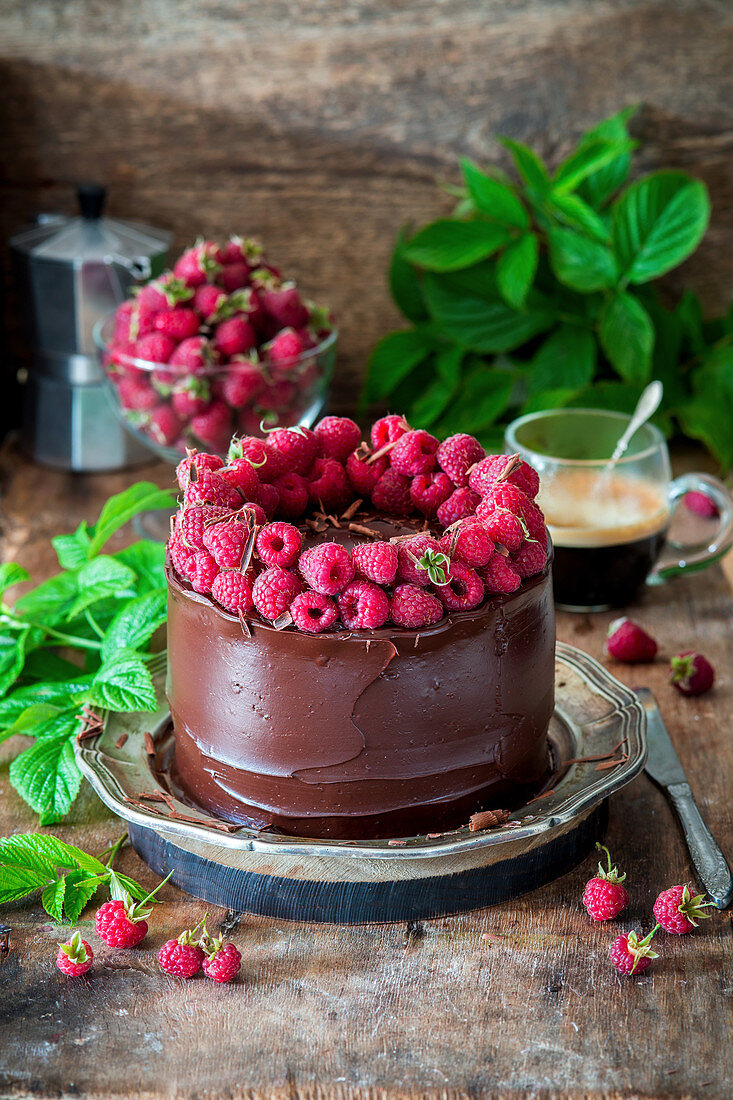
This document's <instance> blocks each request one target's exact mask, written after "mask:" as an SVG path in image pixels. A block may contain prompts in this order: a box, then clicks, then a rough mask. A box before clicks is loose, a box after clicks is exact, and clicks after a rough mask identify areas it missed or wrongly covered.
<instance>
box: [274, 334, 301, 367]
mask: <svg viewBox="0 0 733 1100" xmlns="http://www.w3.org/2000/svg"><path fill="white" fill-rule="evenodd" d="M302 354H303V339H302V337H301V336H299V335H298V333H297V332H295V330H294V329H292V328H284V329H282V331H281V332H278V334H277V336H275V337H274V338H273V339H272V340H271V341H270V343H269V344H268V345H267V358H268V359H269V361H270V369H271V370H273V371H285V372H287V371H291V370H293V368H294V367H296V366H297V365H298V360H299V359H300V357H301V355H302Z"/></svg>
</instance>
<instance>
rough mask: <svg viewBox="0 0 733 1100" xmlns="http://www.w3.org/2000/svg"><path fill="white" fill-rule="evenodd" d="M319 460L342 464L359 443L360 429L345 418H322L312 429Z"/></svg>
mask: <svg viewBox="0 0 733 1100" xmlns="http://www.w3.org/2000/svg"><path fill="white" fill-rule="evenodd" d="M313 432H314V434H315V437H316V439H317V441H318V453H319V455H320V456H321V458H335V459H336V461H337V462H341V463H344V462H346V459H347V458H348V457H349V455H350V454H351V452H352V451H354V450H355V449H356V448H357V447H358V446H359V443H360V441H361V428H360V427H359V425H358V424H356V423H355V422H354V421H353V420H349V418H348V417H347V416H324V418H323V420H320V421H319V422H318V423H317V424H316V426H315V428H314V429H313Z"/></svg>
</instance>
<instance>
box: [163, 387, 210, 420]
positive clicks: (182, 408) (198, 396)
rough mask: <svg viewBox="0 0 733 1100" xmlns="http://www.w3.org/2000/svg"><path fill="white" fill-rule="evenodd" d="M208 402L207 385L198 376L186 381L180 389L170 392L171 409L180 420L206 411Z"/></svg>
mask: <svg viewBox="0 0 733 1100" xmlns="http://www.w3.org/2000/svg"><path fill="white" fill-rule="evenodd" d="M209 404H210V394H209V387H208V386H207V385H206V383H205V382H202V381H201V380H200V379H198V378H195V379H193V380H192V381H186V382H185V383H184V384H183V386H182V387H181V388H180V389H177V390H176V391H175V392H174V393H172V394H171V405H172V406H173V411H174V412H175V414H176V416H178V417H180V418H181V420H190V419H191V417H192V416H200V414H201V413H203V412H206V410H207V409H208V407H209Z"/></svg>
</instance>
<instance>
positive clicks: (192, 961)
mask: <svg viewBox="0 0 733 1100" xmlns="http://www.w3.org/2000/svg"><path fill="white" fill-rule="evenodd" d="M199 928H200V925H196V927H195V928H194V929H192V930H191V931H190V932H181V934H180V936H179V937H178V939H177V940H168V941H167V942H166V943H164V944H163V946H162V947H161V949H160V951H159V952H158V962H159V963H160V965H161V969H163V970H164V971H165V972H166V974H172V975H173V977H175V978H192V977H193V976H194V974H198V972H199V970H200V969H201V967H202V966H203V962H204V959H205V958H206V956H205V954H204V952H203V951H202V949H201V947H199V944H198V942H195V941H194V937H195V936H196V934H197V933H198V931H199Z"/></svg>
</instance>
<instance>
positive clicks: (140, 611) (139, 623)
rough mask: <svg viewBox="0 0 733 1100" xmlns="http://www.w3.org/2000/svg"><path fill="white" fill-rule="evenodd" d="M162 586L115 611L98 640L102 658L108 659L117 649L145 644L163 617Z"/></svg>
mask: <svg viewBox="0 0 733 1100" xmlns="http://www.w3.org/2000/svg"><path fill="white" fill-rule="evenodd" d="M166 599H167V593H166V590H165V588H159V589H158V590H157V591H155V592H148V593H147V595H145V596H139V597H138V598H137V599H136V600H131V601H130V602H129V603H127V604H125V606H124V607H122V608H120V610H119V611H118V612H117V614H116V615H115V617H114V619H113V620H112V622H111V623H110V625H109V627H108V629H107V632H106V634H105V636H104V641H103V642H102V660H103V661H108V660H110V659H111V658H112V657H113V656H114V655H115V653H116V652H117V650H119V649H140V648H141V646H145V645H147V643H148V642H149V641H150V639H151V638H152V636H153V634H154V633H155V631H156V630H157V629H158V627H159V626H162V625H163V623H164V622H165V620H166Z"/></svg>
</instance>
